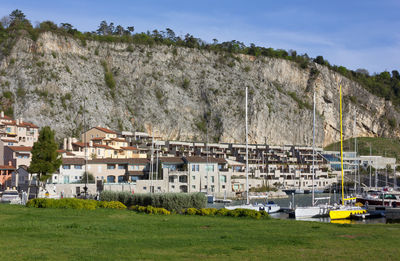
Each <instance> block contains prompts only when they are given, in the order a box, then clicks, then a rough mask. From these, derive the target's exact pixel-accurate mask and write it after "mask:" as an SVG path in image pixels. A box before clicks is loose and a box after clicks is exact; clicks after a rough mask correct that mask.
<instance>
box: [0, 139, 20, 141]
mask: <svg viewBox="0 0 400 261" xmlns="http://www.w3.org/2000/svg"><path fill="white" fill-rule="evenodd" d="M2 141H4V142H17V141H16V140H9V139H2Z"/></svg>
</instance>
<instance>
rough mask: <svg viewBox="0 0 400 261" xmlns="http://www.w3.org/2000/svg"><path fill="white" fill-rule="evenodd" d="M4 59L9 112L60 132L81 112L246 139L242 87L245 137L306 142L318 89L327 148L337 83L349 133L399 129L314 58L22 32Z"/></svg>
mask: <svg viewBox="0 0 400 261" xmlns="http://www.w3.org/2000/svg"><path fill="white" fill-rule="evenodd" d="M0 57H1V60H0V84H1V88H2V91H3V98H2V103H3V106H4V104H6V103H7V101H8V102H10V101H11V102H12V104H13V109H14V116H15V117H18V118H19V117H23V119H24V120H27V121H31V122H33V123H35V124H37V125H39V126H44V125H50V126H51V127H52V128H54V129H55V130H56V133H57V136H58V137H63V136H65V135H71V134H75V135H77V134H79V132H80V131H82V128H83V127H82V126H83V121H84V118H86V122H87V125H88V126H97V125H102V126H107V127H109V128H112V129H115V130H131V131H132V130H137V131H147V132H152V131H154V133H155V135H156V136H160V137H162V138H163V139H178V140H198V141H204V140H206V139H207V138H208V140H209V141H210V142H211V141H220V142H243V141H244V139H245V134H244V131H245V127H244V125H245V120H244V118H245V87H246V86H247V87H248V88H249V136H250V142H252V143H265V142H267V143H268V144H303V145H311V144H312V116H313V114H312V96H313V92H314V90H315V92H316V108H317V118H316V138H317V139H316V141H317V144H318V145H326V144H329V143H331V142H333V141H337V140H339V112H338V110H339V94H338V93H339V89H338V84H342V86H343V97H344V109H343V110H344V115H343V121H344V122H343V123H344V127H343V128H344V133H345V137H350V136H354V135H356V136H390V137H391V136H396V137H399V136H400V133H399V131H398V130H397V128H395V127H393V126H395V125H397V124H396V122H400V121H399V119H400V114H399V112H398V111H397V110H395V108H394V107H393V106H392V104H391V103H390V102H388V101H385V100H384V99H381V98H378V97H376V96H374V95H372V94H370V93H369V92H367V91H366V90H365V89H363V88H362V87H361V86H359V85H358V84H357V83H355V82H352V81H350V80H348V79H346V78H344V77H342V76H341V75H339V74H337V73H334V72H332V71H329V70H328V69H327V68H325V67H323V66H320V65H318V64H315V65H312V66H311V67H310V68H308V69H301V68H300V67H299V66H298V65H297V64H295V63H292V62H290V61H286V60H281V59H273V58H266V57H258V58H256V57H251V56H245V55H238V56H230V55H228V54H217V53H214V52H207V51H204V50H196V49H187V48H179V47H174V46H170V47H168V46H153V47H148V46H141V45H128V44H122V43H118V44H115V43H100V42H87V43H81V42H80V41H77V40H75V39H72V38H68V37H65V36H58V35H55V34H52V33H43V34H41V35H40V37H39V39H38V40H37V41H36V42H34V41H32V40H30V39H29V38H24V37H22V38H20V39H19V40H18V41H17V42H16V44H15V45H14V47H13V50H12V52H11V54H10V55H9V56H7V57H3V56H1V55H0ZM106 74H107V81H108V84H107V83H106V79H105V75H106ZM113 81H114V82H115V86H114V84H113ZM7 92H11V93H12V95H11V98H10V95H9V93H8V94H6V93H7ZM85 111H86V113H84V112H85ZM354 115H356V125H355V128H354Z"/></svg>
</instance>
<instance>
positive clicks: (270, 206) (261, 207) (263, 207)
mask: <svg viewBox="0 0 400 261" xmlns="http://www.w3.org/2000/svg"><path fill="white" fill-rule="evenodd" d="M247 96H248V88H247V87H246V204H242V205H236V206H225V208H226V209H229V210H233V209H238V208H241V209H252V210H257V211H266V212H267V213H275V212H278V211H279V210H280V209H281V207H280V206H279V205H277V204H275V203H273V202H269V203H267V204H261V203H258V204H254V205H251V204H250V198H249V171H248V169H249V143H248V132H249V131H248V126H247V121H248V120H247Z"/></svg>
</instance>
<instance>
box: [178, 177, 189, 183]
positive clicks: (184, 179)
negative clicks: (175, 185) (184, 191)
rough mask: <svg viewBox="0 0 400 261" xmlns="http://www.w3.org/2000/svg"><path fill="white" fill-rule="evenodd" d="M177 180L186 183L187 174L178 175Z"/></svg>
mask: <svg viewBox="0 0 400 261" xmlns="http://www.w3.org/2000/svg"><path fill="white" fill-rule="evenodd" d="M179 182H182V183H186V182H187V176H179Z"/></svg>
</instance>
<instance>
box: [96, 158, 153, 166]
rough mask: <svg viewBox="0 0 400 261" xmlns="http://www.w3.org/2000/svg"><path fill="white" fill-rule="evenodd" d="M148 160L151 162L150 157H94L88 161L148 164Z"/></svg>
mask: <svg viewBox="0 0 400 261" xmlns="http://www.w3.org/2000/svg"><path fill="white" fill-rule="evenodd" d="M148 162H149V160H148V159H142V158H130V159H114V158H102V159H92V160H89V161H88V163H89V164H95V163H100V164H101V163H103V164H107V163H110V164H141V165H146V164H147V163H148Z"/></svg>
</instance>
